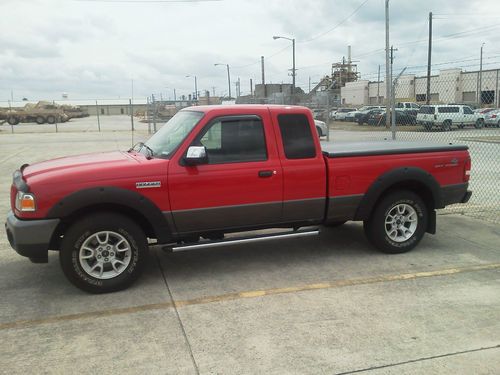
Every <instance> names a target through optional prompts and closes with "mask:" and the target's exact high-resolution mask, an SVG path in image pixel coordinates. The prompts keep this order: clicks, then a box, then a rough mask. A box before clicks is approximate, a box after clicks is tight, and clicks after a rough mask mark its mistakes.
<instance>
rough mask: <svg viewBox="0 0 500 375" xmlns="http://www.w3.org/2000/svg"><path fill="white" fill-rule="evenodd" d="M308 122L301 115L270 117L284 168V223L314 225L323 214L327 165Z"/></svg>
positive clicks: (277, 113)
mask: <svg viewBox="0 0 500 375" xmlns="http://www.w3.org/2000/svg"><path fill="white" fill-rule="evenodd" d="M309 117H310V116H309ZM310 121H313V120H312V118H308V116H306V115H305V114H304V113H289V114H288V113H285V114H284V113H280V112H278V111H276V112H274V113H273V122H274V124H275V129H276V132H277V134H279V138H278V151H279V153H280V158H281V165H282V167H283V219H282V220H283V222H297V221H307V222H311V223H315V222H318V221H321V220H322V219H323V216H324V214H325V204H326V165H325V161H324V159H323V155H322V153H321V147H320V143H319V138H318V137H317V136H315V135H314V132H312V131H311V125H310Z"/></svg>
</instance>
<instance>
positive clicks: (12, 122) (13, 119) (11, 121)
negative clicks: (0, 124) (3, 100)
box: [7, 116, 19, 125]
mask: <svg viewBox="0 0 500 375" xmlns="http://www.w3.org/2000/svg"><path fill="white" fill-rule="evenodd" d="M7 122H8V123H9V124H10V125H17V124H19V119H18V118H17V117H15V116H9V118H8V119H7Z"/></svg>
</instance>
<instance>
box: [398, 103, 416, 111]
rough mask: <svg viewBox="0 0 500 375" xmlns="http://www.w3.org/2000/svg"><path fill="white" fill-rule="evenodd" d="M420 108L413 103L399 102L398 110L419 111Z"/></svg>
mask: <svg viewBox="0 0 500 375" xmlns="http://www.w3.org/2000/svg"><path fill="white" fill-rule="evenodd" d="M419 108H420V106H419V105H418V104H417V103H413V102H397V103H396V109H401V110H403V111H415V112H416V111H418V110H419Z"/></svg>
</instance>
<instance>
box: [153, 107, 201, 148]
mask: <svg viewBox="0 0 500 375" xmlns="http://www.w3.org/2000/svg"><path fill="white" fill-rule="evenodd" d="M202 117H203V112H195V111H181V112H178V113H177V114H176V115H175V116H174V117H172V118H171V119H170V120H169V121H167V123H166V124H165V125H163V126H162V127H161V128H160V130H158V132H156V133H155V134H154V135H153V136H152V137H151V138H149V140H148V141H147V142H146V146H148V147H149V148H150V149H151V150H152V156H153V157H168V156H170V154H171V153H172V152H173V151H175V149H177V147H178V146H179V145H180V143H181V142H182V141H183V140H184V138H186V136H187V135H188V134H189V133H190V132H191V130H193V128H194V127H195V126H196V124H197V123H198V121H200V119H201V118H202Z"/></svg>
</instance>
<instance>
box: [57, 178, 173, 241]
mask: <svg viewBox="0 0 500 375" xmlns="http://www.w3.org/2000/svg"><path fill="white" fill-rule="evenodd" d="M99 205H102V206H106V205H113V206H119V207H124V208H126V209H128V210H129V211H131V212H137V213H139V214H140V215H142V216H143V217H144V218H145V219H146V220H147V221H148V222H149V223H148V224H149V225H150V226H151V227H152V228H153V231H154V234H155V237H156V238H157V239H158V242H159V243H166V242H168V241H169V239H170V238H171V230H170V228H169V225H168V222H167V219H166V218H165V216H164V215H163V213H162V212H161V210H160V209H159V208H158V207H157V206H156V205H155V204H154V203H153V202H152V201H151V200H150V199H148V198H146V197H145V196H144V195H141V194H139V193H137V192H134V191H131V190H127V189H122V188H118V187H113V186H101V187H94V188H89V189H83V190H79V191H76V192H74V193H71V194H69V195H67V196H65V197H64V198H62V199H61V200H60V201H59V202H58V203H56V204H55V205H54V206H53V207H52V208H51V209H50V210H49V212H48V213H47V218H59V219H64V218H68V217H70V216H71V215H73V214H74V213H75V212H78V211H80V210H85V209H86V208H87V207H92V206H99Z"/></svg>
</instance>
